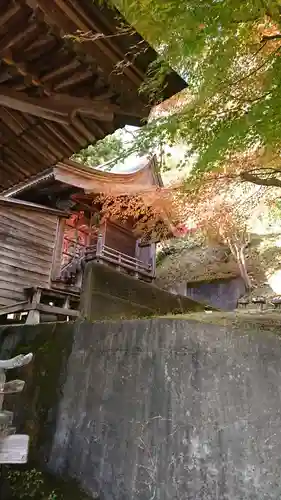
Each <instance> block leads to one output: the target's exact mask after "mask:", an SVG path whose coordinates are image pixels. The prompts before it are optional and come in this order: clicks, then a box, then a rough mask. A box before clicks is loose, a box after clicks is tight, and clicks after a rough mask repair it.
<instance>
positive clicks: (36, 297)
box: [26, 288, 42, 325]
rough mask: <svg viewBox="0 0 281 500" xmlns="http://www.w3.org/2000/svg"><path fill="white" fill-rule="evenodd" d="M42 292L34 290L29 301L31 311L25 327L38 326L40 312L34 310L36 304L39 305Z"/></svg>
mask: <svg viewBox="0 0 281 500" xmlns="http://www.w3.org/2000/svg"><path fill="white" fill-rule="evenodd" d="M41 293H42V290H41V289H40V288H39V289H35V290H34V293H33V296H32V299H31V310H30V311H29V313H28V315H27V318H26V324H27V325H38V324H39V323H40V311H38V310H37V309H36V307H37V304H39V303H40V300H41Z"/></svg>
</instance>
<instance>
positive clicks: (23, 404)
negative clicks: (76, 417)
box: [0, 323, 74, 463]
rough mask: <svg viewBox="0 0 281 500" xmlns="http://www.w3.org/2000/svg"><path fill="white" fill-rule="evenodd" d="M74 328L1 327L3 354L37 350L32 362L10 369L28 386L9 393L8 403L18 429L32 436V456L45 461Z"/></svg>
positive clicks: (60, 325) (49, 325)
mask: <svg viewBox="0 0 281 500" xmlns="http://www.w3.org/2000/svg"><path fill="white" fill-rule="evenodd" d="M73 332H74V326H73V323H47V324H41V325H15V326H2V327H0V346H1V358H3V359H4V358H6V357H9V356H12V355H17V354H19V353H27V352H33V353H34V354H35V356H34V360H33V361H32V363H30V365H28V366H26V367H23V368H21V369H19V370H13V371H12V372H11V373H10V372H7V378H8V377H12V378H21V379H24V380H25V381H26V386H25V389H24V391H23V392H22V393H21V394H20V395H14V396H7V397H6V398H5V405H6V407H7V408H9V409H11V410H13V411H14V415H15V425H16V427H17V431H18V432H24V433H27V434H28V435H29V436H30V439H31V447H30V459H31V460H36V461H37V460H39V462H41V463H42V462H44V459H45V457H46V456H47V455H48V453H49V447H50V445H51V436H52V433H53V428H54V426H55V419H56V411H57V405H58V401H59V399H60V397H61V388H62V387H63V384H64V380H65V373H66V366H67V360H68V357H69V354H70V352H71V348H72V343H73Z"/></svg>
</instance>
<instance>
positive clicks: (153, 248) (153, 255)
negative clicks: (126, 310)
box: [149, 243, 156, 278]
mask: <svg viewBox="0 0 281 500" xmlns="http://www.w3.org/2000/svg"><path fill="white" fill-rule="evenodd" d="M149 255H150V259H149V260H150V265H151V276H152V278H155V275H156V244H155V243H151V244H150V246H149Z"/></svg>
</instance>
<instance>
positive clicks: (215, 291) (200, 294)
mask: <svg viewBox="0 0 281 500" xmlns="http://www.w3.org/2000/svg"><path fill="white" fill-rule="evenodd" d="M171 291H172V292H173V293H179V294H181V295H184V296H185V297H189V298H190V299H192V300H194V301H197V302H202V303H204V304H208V305H209V306H211V307H214V308H217V309H221V310H223V311H232V310H234V309H236V307H237V301H238V300H239V299H240V298H241V297H243V295H245V293H246V287H245V283H244V281H243V280H242V278H240V277H237V278H230V279H224V280H223V279H218V280H212V281H195V282H192V283H180V284H178V285H177V286H175V287H174V288H173V290H171Z"/></svg>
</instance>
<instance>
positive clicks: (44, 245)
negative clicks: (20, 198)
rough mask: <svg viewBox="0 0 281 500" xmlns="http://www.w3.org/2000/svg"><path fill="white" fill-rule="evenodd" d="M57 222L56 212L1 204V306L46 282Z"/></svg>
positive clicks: (13, 301)
mask: <svg viewBox="0 0 281 500" xmlns="http://www.w3.org/2000/svg"><path fill="white" fill-rule="evenodd" d="M57 224H58V216H57V215H51V214H47V213H46V214H42V213H38V212H37V211H30V210H25V209H22V208H11V207H3V206H0V269H1V272H0V307H4V306H8V305H13V304H16V303H17V302H20V301H23V300H24V298H25V295H24V288H25V287H28V286H43V287H48V286H49V284H50V277H51V269H52V261H53V251H54V244H55V237H56V230H57Z"/></svg>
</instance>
